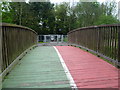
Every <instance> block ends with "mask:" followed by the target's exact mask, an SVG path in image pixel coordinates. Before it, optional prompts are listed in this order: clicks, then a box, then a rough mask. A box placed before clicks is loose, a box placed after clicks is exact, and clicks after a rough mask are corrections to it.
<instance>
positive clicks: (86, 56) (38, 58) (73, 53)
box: [3, 46, 118, 88]
mask: <svg viewBox="0 0 120 90" xmlns="http://www.w3.org/2000/svg"><path fill="white" fill-rule="evenodd" d="M56 48H57V49H58V51H59V52H60V54H61V56H62V58H63V60H64V61H65V64H66V65H67V67H68V69H69V71H70V73H71V75H72V77H73V79H74V81H75V84H76V85H77V87H78V88H117V87H118V69H116V68H115V67H113V66H112V65H110V64H109V63H107V62H105V61H103V60H102V59H100V58H98V57H96V56H94V55H92V54H90V53H88V52H85V51H83V50H81V49H79V48H75V47H71V46H56ZM69 87H70V84H69V80H68V77H67V76H66V74H65V72H64V69H63V67H62V64H61V62H60V59H59V57H58V55H57V52H56V51H55V49H54V48H53V47H51V46H39V47H37V48H35V49H34V50H32V51H30V52H29V53H28V54H27V55H26V56H25V57H23V59H22V60H21V61H20V62H19V64H18V65H16V67H15V68H14V69H13V70H12V71H11V72H10V74H9V75H8V76H7V77H6V78H5V80H4V82H3V88H69Z"/></svg>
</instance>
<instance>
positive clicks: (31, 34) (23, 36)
mask: <svg viewBox="0 0 120 90" xmlns="http://www.w3.org/2000/svg"><path fill="white" fill-rule="evenodd" d="M36 43H37V33H36V32H35V31H33V30H32V29H30V28H27V27H23V26H18V25H13V24H7V23H2V24H1V25H0V69H1V73H2V72H3V71H4V70H6V68H8V67H9V66H10V64H11V63H12V62H14V60H15V59H16V58H17V57H18V56H19V55H20V54H21V53H22V52H24V51H25V50H26V49H28V48H29V47H31V46H33V45H35V44H36Z"/></svg>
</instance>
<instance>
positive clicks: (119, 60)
mask: <svg viewBox="0 0 120 90" xmlns="http://www.w3.org/2000/svg"><path fill="white" fill-rule="evenodd" d="M118 64H120V26H118ZM118 67H120V66H118Z"/></svg>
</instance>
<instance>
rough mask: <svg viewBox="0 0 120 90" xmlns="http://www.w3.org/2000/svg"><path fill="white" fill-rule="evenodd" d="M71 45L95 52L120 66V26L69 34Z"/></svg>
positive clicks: (78, 30)
mask: <svg viewBox="0 0 120 90" xmlns="http://www.w3.org/2000/svg"><path fill="white" fill-rule="evenodd" d="M68 42H69V44H70V45H74V46H78V47H80V48H83V49H86V50H87V51H90V52H93V53H95V54H97V55H98V56H101V57H103V58H105V59H107V60H109V61H110V63H113V65H115V66H120V24H114V25H100V26H90V27H83V28H78V29H75V30H72V31H70V32H69V33H68Z"/></svg>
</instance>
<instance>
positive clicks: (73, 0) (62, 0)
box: [50, 0, 120, 3]
mask: <svg viewBox="0 0 120 90" xmlns="http://www.w3.org/2000/svg"><path fill="white" fill-rule="evenodd" d="M50 1H51V2H52V3H60V2H78V1H79V0H50ZM82 1H84V0H82ZM87 1H88V0H87ZM91 1H94V0H91ZM97 1H98V2H101V3H102V2H105V1H109V2H110V1H112V0H97ZM115 1H116V2H118V1H120V0H115Z"/></svg>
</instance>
